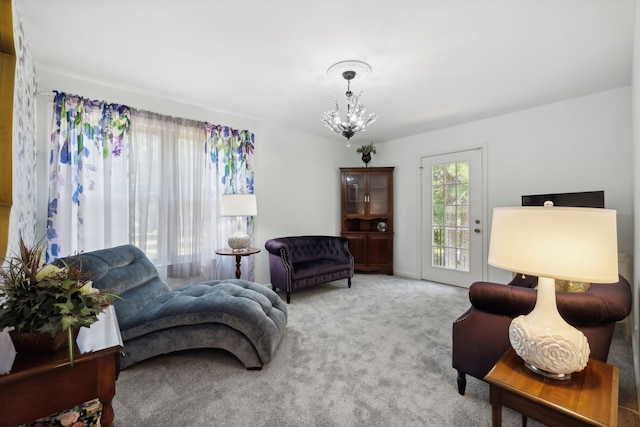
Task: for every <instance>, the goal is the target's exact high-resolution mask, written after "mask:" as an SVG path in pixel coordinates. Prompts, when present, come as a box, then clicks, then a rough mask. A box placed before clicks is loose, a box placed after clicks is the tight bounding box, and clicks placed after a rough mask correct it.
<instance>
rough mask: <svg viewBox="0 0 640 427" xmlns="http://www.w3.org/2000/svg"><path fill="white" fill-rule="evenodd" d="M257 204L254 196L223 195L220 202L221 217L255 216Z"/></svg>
mask: <svg viewBox="0 0 640 427" xmlns="http://www.w3.org/2000/svg"><path fill="white" fill-rule="evenodd" d="M257 214H258V204H257V202H256V195H255V194H223V195H222V198H221V200H220V215H222V216H255V215H257Z"/></svg>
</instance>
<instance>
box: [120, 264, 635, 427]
mask: <svg viewBox="0 0 640 427" xmlns="http://www.w3.org/2000/svg"><path fill="white" fill-rule="evenodd" d="M280 296H281V297H284V295H283V294H280ZM469 306H470V304H469V301H468V290H467V289H463V288H457V287H453V286H448V285H442V284H435V283H430V282H426V281H420V280H411V279H404V278H399V277H395V276H386V275H376V274H357V275H356V276H355V277H354V278H353V285H352V288H351V289H348V288H347V285H346V280H341V281H337V282H332V283H328V284H325V285H321V286H317V287H314V288H310V289H306V290H301V291H297V292H294V293H293V294H292V298H291V304H289V305H288V306H287V308H288V310H289V320H288V325H287V334H286V336H285V337H284V339H283V341H282V343H281V345H280V348H279V349H278V351H277V353H276V354H275V357H274V359H273V360H272V361H271V362H270V363H269V364H267V365H265V367H264V368H263V369H262V370H261V371H247V370H245V369H244V368H243V366H242V365H241V363H240V362H239V361H238V360H237V359H235V358H234V357H233V356H232V355H230V354H228V353H226V352H223V351H220V350H195V351H187V352H181V353H176V354H172V355H167V356H160V357H156V358H154V359H150V360H147V361H145V362H142V363H139V364H136V365H134V366H132V367H130V368H128V369H126V370H124V371H122V372H121V373H120V378H119V379H118V381H117V384H116V387H117V389H116V397H115V399H114V410H115V424H116V425H117V426H119V427H129V426H178V425H182V426H322V427H328V426H490V425H491V408H490V405H489V386H488V385H487V384H486V383H484V382H482V381H480V380H477V379H475V378H473V377H469V376H468V377H467V378H468V380H467V392H466V394H465V395H464V396H460V395H459V394H458V392H457V385H456V371H455V370H454V369H453V368H452V367H451V328H452V323H453V321H454V320H455V319H456V318H457V317H458V316H459V315H460V314H462V313H463V312H464V311H465V310H466V309H467V308H468V307H469ZM609 362H610V363H613V364H615V365H617V366H618V367H619V368H620V399H619V401H620V405H621V409H620V410H619V425H620V426H621V427H626V426H638V425H639V424H640V419H639V418H638V416H637V398H636V390H635V386H634V374H633V363H632V356H631V349H630V342H629V341H626V340H625V338H624V337H623V334H622V333H620V332H619V331H617V332H616V337H615V338H614V343H613V345H612V349H611V354H610V357H609ZM520 424H521V420H520V415H519V414H517V413H515V412H513V411H511V410H509V409H507V408H505V409H503V425H505V426H509V425H513V426H515V425H520ZM529 425H530V426H539V425H540V424H538V423H536V422H535V421H533V420H530V422H529Z"/></svg>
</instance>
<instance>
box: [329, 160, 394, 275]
mask: <svg viewBox="0 0 640 427" xmlns="http://www.w3.org/2000/svg"><path fill="white" fill-rule="evenodd" d="M393 169H394V168H393V167H376V168H340V173H341V187H342V191H341V200H342V203H341V205H342V214H341V227H342V236H343V237H346V238H347V239H349V252H351V255H353V257H354V263H355V264H354V267H355V270H356V271H384V272H385V273H387V274H393Z"/></svg>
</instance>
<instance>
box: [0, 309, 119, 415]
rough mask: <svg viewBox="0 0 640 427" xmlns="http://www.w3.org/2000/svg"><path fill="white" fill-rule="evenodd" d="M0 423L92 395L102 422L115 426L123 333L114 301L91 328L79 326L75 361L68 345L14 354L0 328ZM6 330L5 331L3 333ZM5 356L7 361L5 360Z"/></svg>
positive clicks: (47, 412)
mask: <svg viewBox="0 0 640 427" xmlns="http://www.w3.org/2000/svg"><path fill="white" fill-rule="evenodd" d="M0 334H1V335H2V336H0V344H2V345H0V360H2V361H3V363H2V368H3V371H2V372H0V390H2V392H0V427H12V426H17V425H21V424H24V423H27V422H29V421H34V420H36V419H38V418H41V417H46V416H47V415H51V414H53V413H55V412H59V411H63V410H66V409H70V408H73V407H74V406H76V405H79V404H82V403H84V402H86V401H89V400H91V399H95V398H96V397H97V398H99V399H100V402H101V403H102V416H101V418H100V423H101V425H102V426H104V427H112V426H113V418H114V413H113V406H112V405H111V401H112V400H113V397H114V396H115V394H116V379H117V378H118V374H119V372H120V352H121V351H122V338H121V337H120V328H119V327H118V320H117V318H116V314H115V310H114V309H113V306H109V307H108V308H107V309H106V310H105V311H104V312H103V313H101V314H100V315H99V316H98V321H96V322H95V323H94V324H93V325H91V327H90V328H80V333H79V334H78V339H77V340H76V343H77V347H76V348H75V353H74V359H75V364H74V367H73V368H72V367H71V366H70V364H69V350H68V349H67V348H65V349H62V350H60V351H57V352H55V353H50V354H28V353H24V354H22V353H18V354H16V352H15V350H14V348H13V344H11V343H10V338H9V336H8V335H9V333H8V332H2V331H0ZM5 334H6V336H4V335H5ZM5 361H9V363H7V364H6V365H5V363H4V362H5Z"/></svg>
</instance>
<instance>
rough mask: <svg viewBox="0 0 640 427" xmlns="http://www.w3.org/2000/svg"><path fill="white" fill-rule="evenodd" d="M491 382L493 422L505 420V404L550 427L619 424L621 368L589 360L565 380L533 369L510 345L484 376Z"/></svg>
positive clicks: (524, 421) (523, 415)
mask: <svg viewBox="0 0 640 427" xmlns="http://www.w3.org/2000/svg"><path fill="white" fill-rule="evenodd" d="M484 379H485V381H487V382H488V383H489V386H490V400H491V421H492V426H493V427H499V426H501V425H502V406H507V407H509V408H511V409H513V410H515V411H518V412H520V413H521V414H522V425H523V426H526V423H527V417H530V418H533V419H535V420H538V421H540V422H541V423H544V424H546V425H548V426H558V427H572V426H617V425H618V368H617V367H615V366H613V365H609V364H607V363H604V362H600V361H597V360H593V359H589V363H588V364H587V367H586V368H585V369H584V370H582V371H581V372H575V373H573V374H572V375H571V379H569V380H565V381H559V380H553V379H549V378H545V377H543V376H541V375H538V374H535V373H533V372H531V371H530V370H529V369H528V368H527V367H525V366H524V362H523V361H522V359H521V358H520V357H519V356H518V355H516V353H515V351H513V349H509V350H508V351H507V352H506V353H505V354H504V355H503V356H502V358H501V359H500V360H499V361H498V363H496V366H494V367H493V369H492V370H491V371H490V372H489V373H488V374H487V376H486V377H485V378H484Z"/></svg>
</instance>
